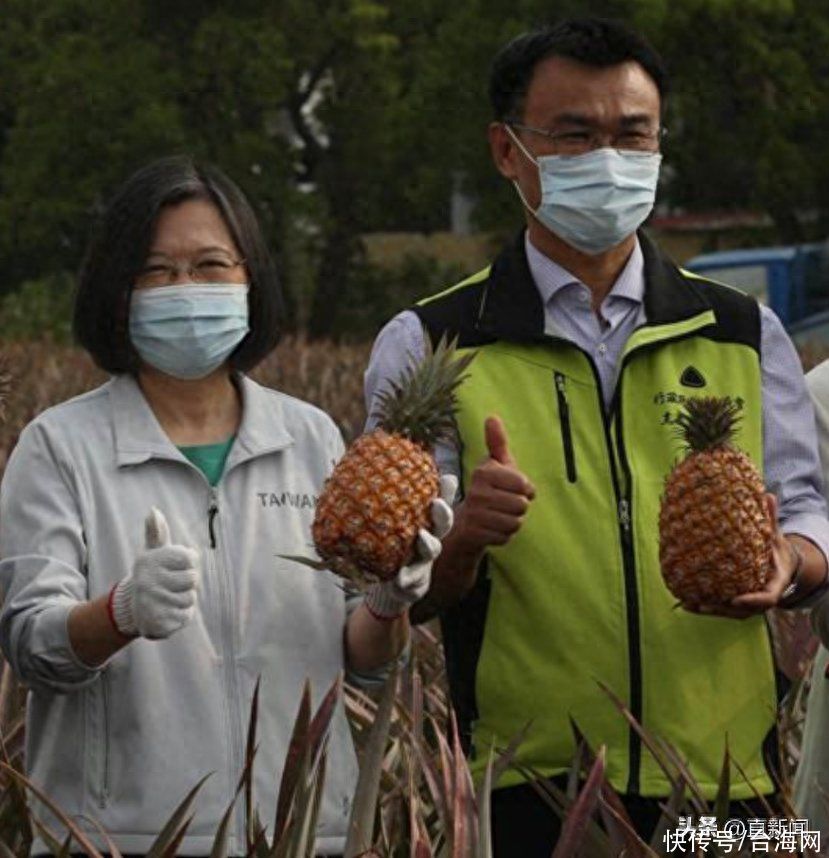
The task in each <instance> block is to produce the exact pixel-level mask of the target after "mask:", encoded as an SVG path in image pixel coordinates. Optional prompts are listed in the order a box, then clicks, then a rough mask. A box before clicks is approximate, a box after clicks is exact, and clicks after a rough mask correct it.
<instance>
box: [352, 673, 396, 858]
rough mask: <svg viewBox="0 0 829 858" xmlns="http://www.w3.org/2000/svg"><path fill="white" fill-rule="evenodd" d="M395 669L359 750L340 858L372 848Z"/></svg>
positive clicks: (355, 856)
mask: <svg viewBox="0 0 829 858" xmlns="http://www.w3.org/2000/svg"><path fill="white" fill-rule="evenodd" d="M398 674H399V668H398V667H397V665H395V666H394V668H393V669H392V671H391V673H390V674H389V677H388V679H386V684H385V686H384V688H383V696H382V697H381V699H380V705H379V706H378V707H377V717H376V718H375V719H374V724H373V725H372V728H371V732H370V733H369V736H368V740H367V741H366V745H365V748H364V749H363V758H362V761H361V765H360V774H359V776H358V778H357V787H356V789H355V790H354V803H353V804H352V805H351V816H350V818H349V821H348V835H347V837H346V841H345V856H344V858H357V856H358V855H361V854H362V853H364V852H366V851H368V850H369V849H371V848H372V839H373V836H374V814H375V808H376V807H377V795H378V793H379V791H380V777H381V774H382V771H383V754H384V751H385V748H386V742H387V740H388V736H389V728H390V726H391V716H392V712H393V710H394V697H395V692H396V690H397V678H398Z"/></svg>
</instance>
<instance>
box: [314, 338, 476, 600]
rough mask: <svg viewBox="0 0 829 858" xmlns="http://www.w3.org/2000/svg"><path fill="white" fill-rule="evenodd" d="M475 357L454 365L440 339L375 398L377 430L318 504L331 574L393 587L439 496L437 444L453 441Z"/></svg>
mask: <svg viewBox="0 0 829 858" xmlns="http://www.w3.org/2000/svg"><path fill="white" fill-rule="evenodd" d="M473 356H474V355H473V354H468V355H464V356H463V357H460V358H456V356H455V347H454V344H447V342H446V339H445V338H443V339H441V341H440V343H438V345H437V347H436V348H435V350H434V352H432V353H429V354H427V355H426V357H425V358H424V359H423V360H422V361H421V362H420V363H418V364H416V365H413V366H410V367H408V368H407V370H406V371H405V372H404V374H403V375H402V377H401V378H400V380H399V381H397V382H392V383H391V387H390V389H388V390H385V391H383V392H382V393H381V394H380V395H379V396H378V400H379V407H378V408H377V410H376V412H375V415H374V416H376V417H377V418H378V426H377V428H376V429H375V430H374V431H372V432H368V433H366V434H365V435H362V436H361V437H360V438H358V439H357V440H356V441H355V442H354V443H353V444H352V445H351V447H350V448H349V449H348V451H347V452H346V454H345V455H344V456H343V458H342V459H341V460H340V461H339V463H338V464H337V466H336V467H335V468H334V471H333V473H332V474H331V476H330V477H329V479H328V480H327V482H326V484H325V488H324V489H323V492H322V495H321V496H320V499H319V502H318V504H317V510H316V516H315V518H314V524H313V528H312V534H313V538H314V545H315V546H316V549H317V552H318V553H319V555H320V557H321V558H322V561H323V563H324V564H325V565H326V566H327V567H328V568H329V569H331V570H332V571H333V572H336V573H337V574H338V575H341V576H342V577H344V578H348V579H350V580H352V581H354V582H356V583H363V584H364V583H367V582H373V581H389V580H391V579H392V578H394V577H395V576H396V575H397V573H398V572H399V570H400V569H401V568H402V567H403V566H405V565H406V564H407V563H409V562H410V560H411V559H412V558H413V556H414V554H415V551H414V549H415V543H416V540H417V538H418V532H419V531H420V530H421V529H424V528H425V529H428V528H429V527H430V524H431V509H432V502H433V501H434V500H435V498H437V496H438V489H439V485H440V477H439V474H438V469H437V465H436V464H435V460H434V455H433V450H434V445H435V443H436V442H438V441H441V440H449V441H453V440H455V436H456V426H455V409H456V405H457V398H456V390H457V387H458V385H459V384H460V383H461V381H463V379H464V378H465V376H464V374H463V373H464V370H465V369H466V367H467V366H468V365H469V362H470V361H471V360H472V358H473Z"/></svg>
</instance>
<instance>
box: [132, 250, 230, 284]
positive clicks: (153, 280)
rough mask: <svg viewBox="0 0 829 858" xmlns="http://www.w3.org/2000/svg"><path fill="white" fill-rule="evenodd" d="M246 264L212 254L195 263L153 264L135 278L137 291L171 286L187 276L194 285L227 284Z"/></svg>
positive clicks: (145, 267)
mask: <svg viewBox="0 0 829 858" xmlns="http://www.w3.org/2000/svg"><path fill="white" fill-rule="evenodd" d="M244 264H245V260H244V259H233V258H232V257H230V256H217V255H215V254H211V255H210V256H205V257H204V258H203V259H197V260H196V261H195V262H185V263H176V262H173V261H170V262H152V263H150V264H149V265H146V266H144V268H142V269H141V270H140V271H139V272H138V274H137V275H136V278H135V287H136V289H147V288H151V287H153V286H170V285H172V284H173V283H178V282H180V279H181V276H182V275H186V276H187V279H188V280H190V281H192V282H193V283H226V282H227V281H228V279H229V278H230V277H231V276H232V273H233V272H234V271H235V270H236V269H237V268H240V267H241V266H242V265H244Z"/></svg>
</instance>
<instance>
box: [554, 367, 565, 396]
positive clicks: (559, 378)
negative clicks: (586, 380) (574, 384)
mask: <svg viewBox="0 0 829 858" xmlns="http://www.w3.org/2000/svg"><path fill="white" fill-rule="evenodd" d="M555 378H556V390H557V391H558V392H559V393H560V394H561V395H562V397H564V395H565V391H564V376H563V375H562V374H561V373H560V372H557V373H556V374H555Z"/></svg>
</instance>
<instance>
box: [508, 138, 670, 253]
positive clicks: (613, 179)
mask: <svg viewBox="0 0 829 858" xmlns="http://www.w3.org/2000/svg"><path fill="white" fill-rule="evenodd" d="M505 127H506V129H507V132H508V133H509V134H510V136H511V137H512V139H513V140H514V141H515V143H516V144H517V146H518V147H519V148H520V149H521V151H522V152H523V153H524V155H526V157H527V158H528V159H529V160H530V161H532V162H533V164H535V165H536V167H538V178H539V181H540V183H541V203H540V204H539V206H538V208H536V209H533V208H532V207H531V206H530V205H529V204H528V203H527V200H526V198H525V197H524V194H523V193H522V192H521V188H519V187H518V183H517V182H513V184H514V185H515V189H516V190H517V191H518V196H519V197H520V198H521V202H522V203H523V204H524V206H525V207H526V208H527V210H528V211H529V212H530V213H531V214H532V215H533V216H534V217H535V218H536V219H537V220H538V221H539V222H540V223H541V224H542V225H543V226H545V227H547V229H549V230H550V231H551V232H553V233H555V234H556V235H557V236H558V237H559V238H561V239H563V240H564V241H566V242H567V244H569V245H571V246H572V247H575V248H576V249H577V250H580V251H582V253H587V254H590V255H591V256H596V255H598V254H600V253H603V252H604V251H606V250H609V249H610V248H611V247H615V246H616V245H617V244H620V243H621V242H622V241H624V240H625V239H626V238H627V237H628V236H629V235H632V234H633V233H634V232H636V230H637V229H639V227H640V226H641V225H642V224H643V223H644V221H645V219H646V218H647V216H648V215H649V214H650V213H651V209H653V203H654V200H655V198H656V185H657V182H658V180H659V166H660V164H661V162H662V155H661V154H660V153H659V152H633V151H631V152H625V151H620V150H618V149H612V148H609V147H607V148H602V149H593V150H592V151H590V152H585V153H584V154H583V155H542V156H540V157H538V158H535V157H533V156H532V155H531V154H530V153H529V152H528V151H527V149H526V147H525V146H524V144H523V143H522V142H521V141H520V140H519V139H518V137H517V136H516V134H515V132H514V131H513V130H512V128H510V127H509V125H507V126H505Z"/></svg>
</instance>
